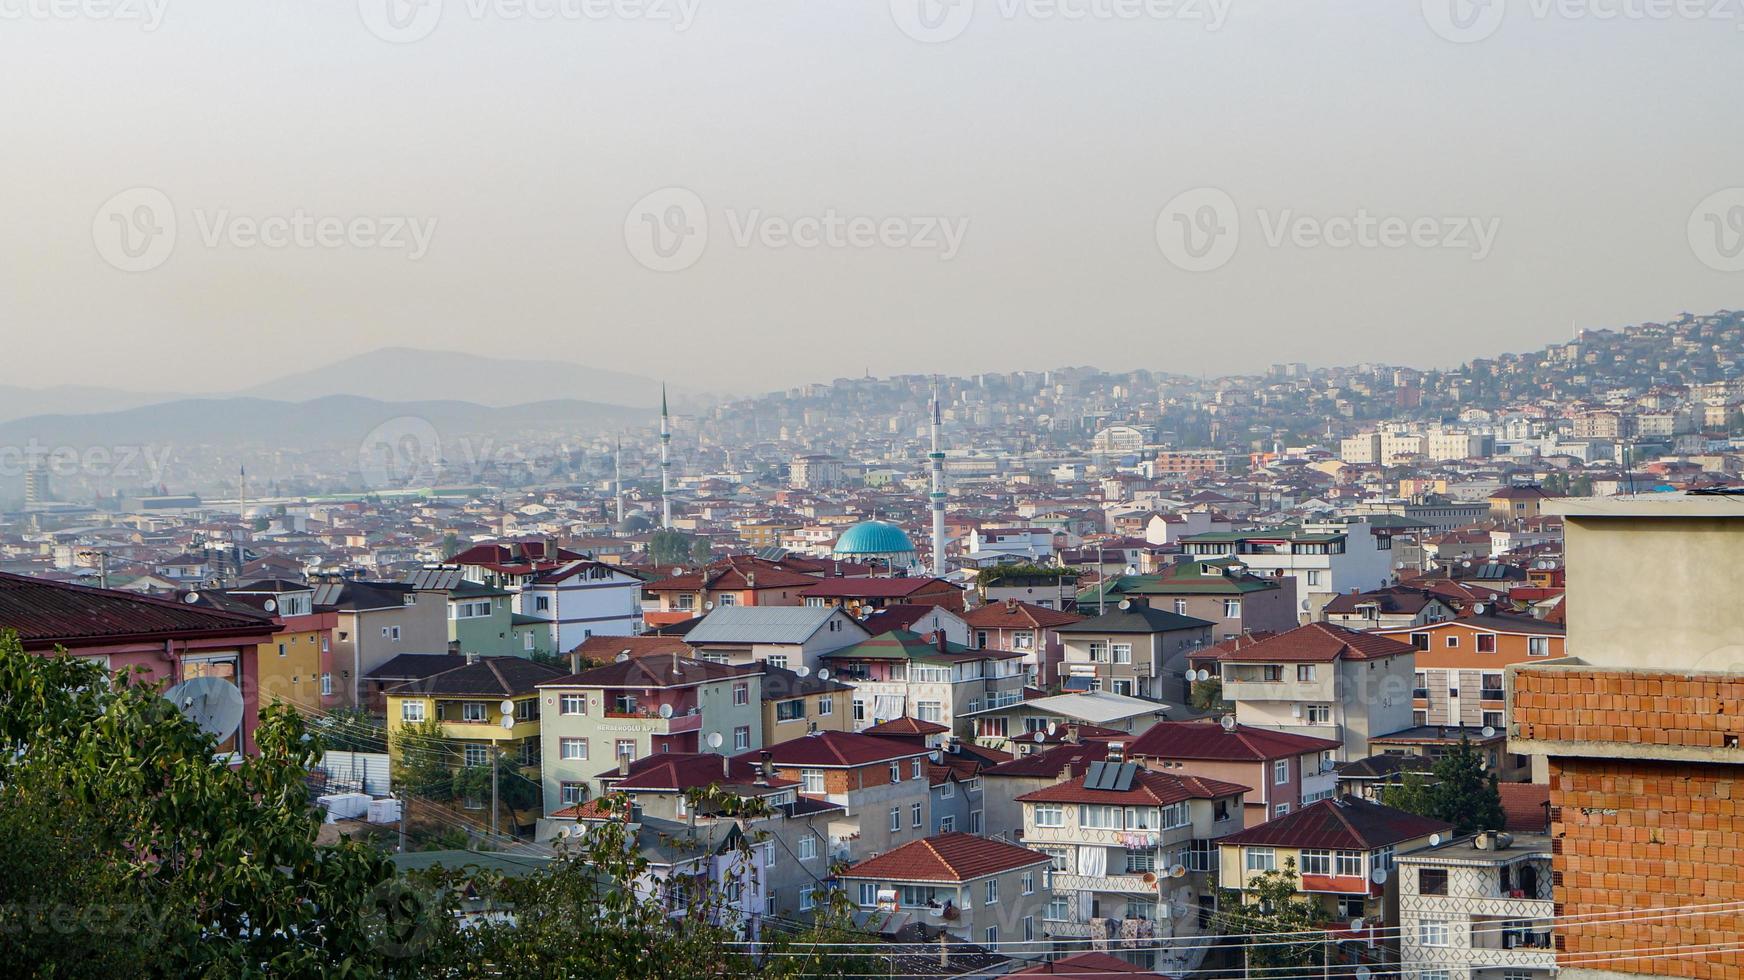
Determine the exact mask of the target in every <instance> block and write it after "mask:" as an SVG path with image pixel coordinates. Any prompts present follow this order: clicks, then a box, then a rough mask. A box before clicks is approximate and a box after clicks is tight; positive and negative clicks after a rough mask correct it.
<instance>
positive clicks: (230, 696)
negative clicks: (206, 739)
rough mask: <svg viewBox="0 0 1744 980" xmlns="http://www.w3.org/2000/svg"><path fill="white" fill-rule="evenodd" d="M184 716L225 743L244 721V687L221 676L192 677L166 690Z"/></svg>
mask: <svg viewBox="0 0 1744 980" xmlns="http://www.w3.org/2000/svg"><path fill="white" fill-rule="evenodd" d="M164 697H165V698H166V699H167V700H168V701H169V702H170V703H171V704H173V705H175V706H176V710H177V711H180V712H181V713H182V717H184V718H186V719H188V720H189V721H191V722H193V723H194V724H195V725H198V726H199V728H200V730H201V731H203V732H205V733H206V734H208V735H211V736H212V737H214V738H216V739H218V741H220V742H222V741H224V740H225V739H227V738H229V737H230V736H231V735H234V734H236V728H237V726H239V725H241V724H242V689H241V688H239V687H237V686H236V685H235V684H232V683H230V682H229V681H227V680H225V679H224V678H222V677H190V678H189V679H187V680H185V681H183V682H181V683H180V684H177V685H176V686H175V687H172V688H170V689H169V690H167V691H165V692H164Z"/></svg>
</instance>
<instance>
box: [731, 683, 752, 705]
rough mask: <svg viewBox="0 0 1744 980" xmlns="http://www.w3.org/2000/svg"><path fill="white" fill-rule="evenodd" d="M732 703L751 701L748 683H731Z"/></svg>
mask: <svg viewBox="0 0 1744 980" xmlns="http://www.w3.org/2000/svg"><path fill="white" fill-rule="evenodd" d="M733 703H734V704H750V703H751V685H749V684H734V685H733Z"/></svg>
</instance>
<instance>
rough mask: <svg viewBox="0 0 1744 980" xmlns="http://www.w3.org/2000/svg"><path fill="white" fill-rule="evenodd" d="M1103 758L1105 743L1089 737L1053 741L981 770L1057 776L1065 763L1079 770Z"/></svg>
mask: <svg viewBox="0 0 1744 980" xmlns="http://www.w3.org/2000/svg"><path fill="white" fill-rule="evenodd" d="M1107 758H1108V743H1107V742H1106V741H1104V740H1102V739H1093V740H1091V741H1088V742H1075V743H1067V744H1064V745H1056V746H1054V747H1053V748H1051V749H1045V750H1043V751H1041V752H1032V753H1030V754H1029V755H1020V756H1018V757H1017V758H1015V759H1013V760H1011V761H1010V762H1001V763H1000V764H999V765H997V766H994V767H993V768H991V769H987V770H984V774H985V775H988V776H1016V777H1020V778H1036V777H1040V778H1043V779H1057V778H1059V775H1060V773H1062V772H1064V771H1065V770H1066V767H1067V766H1072V767H1073V768H1074V769H1076V770H1082V769H1084V768H1085V767H1087V766H1089V765H1090V763H1092V762H1101V761H1103V760H1105V759H1107Z"/></svg>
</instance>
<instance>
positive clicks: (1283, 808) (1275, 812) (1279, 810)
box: [1272, 803, 1290, 817]
mask: <svg viewBox="0 0 1744 980" xmlns="http://www.w3.org/2000/svg"><path fill="white" fill-rule="evenodd" d="M1289 812H1290V804H1288V803H1279V804H1278V805H1277V806H1275V807H1272V816H1274V817H1281V816H1283V815H1284V814H1286V813H1289Z"/></svg>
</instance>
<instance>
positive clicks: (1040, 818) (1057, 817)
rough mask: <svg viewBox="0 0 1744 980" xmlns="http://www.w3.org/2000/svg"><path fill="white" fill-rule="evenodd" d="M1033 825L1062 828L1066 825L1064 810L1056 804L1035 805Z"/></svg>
mask: <svg viewBox="0 0 1744 980" xmlns="http://www.w3.org/2000/svg"><path fill="white" fill-rule="evenodd" d="M1035 825H1036V826H1037V827H1064V826H1065V825H1066V808H1065V807H1063V806H1061V805H1060V804H1058V803H1037V804H1036V807H1035Z"/></svg>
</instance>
